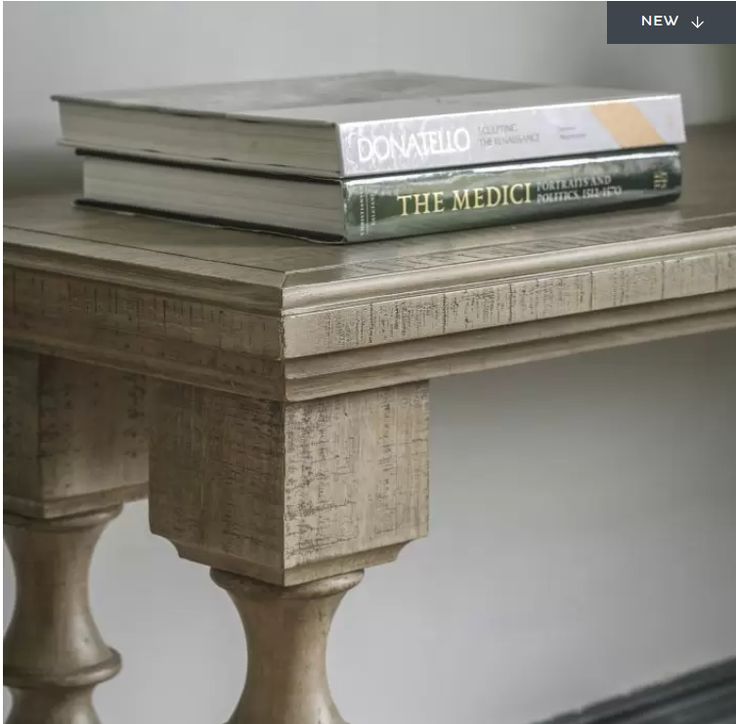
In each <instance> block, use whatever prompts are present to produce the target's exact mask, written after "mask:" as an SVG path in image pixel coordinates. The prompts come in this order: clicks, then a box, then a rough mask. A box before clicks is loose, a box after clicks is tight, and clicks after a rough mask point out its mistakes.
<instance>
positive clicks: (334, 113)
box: [54, 72, 685, 178]
mask: <svg viewBox="0 0 736 724" xmlns="http://www.w3.org/2000/svg"><path fill="white" fill-rule="evenodd" d="M54 99H55V100H57V101H58V102H59V105H60V115H61V126H62V142H63V143H65V144H68V145H72V146H75V147H77V148H81V149H86V150H90V151H102V152H108V153H115V154H120V155H127V156H133V157H140V158H143V159H145V158H148V159H152V160H153V159H170V160H175V161H180V162H189V163H196V164H199V165H206V166H212V167H229V168H235V169H244V170H253V171H266V172H269V173H281V174H286V175H297V176H307V177H315V178H356V177H365V176H371V175H385V174H391V173H406V172H413V171H426V170H434V169H442V168H457V167H463V166H477V165H487V164H493V163H506V162H512V161H523V160H527V159H539V158H559V157H564V156H572V155H576V154H585V153H601V152H611V151H619V150H630V149H636V148H644V147H648V148H651V147H656V146H666V145H669V146H672V145H678V144H681V143H683V142H684V141H685V130H684V121H683V114H682V103H681V99H680V96H679V94H676V93H647V92H642V91H626V90H615V89H601V88H578V87H563V86H545V85H535V84H527V83H513V82H506V81H493V80H485V79H476V78H458V77H452V76H433V75H424V74H418V73H397V72H375V73H359V74H353V75H339V76H325V77H316V78H296V79H284V80H270V81H246V82H242V83H226V84H214V85H199V86H181V87H172V88H158V89H144V90H137V91H115V92H101V93H83V94H64V95H56V96H54Z"/></svg>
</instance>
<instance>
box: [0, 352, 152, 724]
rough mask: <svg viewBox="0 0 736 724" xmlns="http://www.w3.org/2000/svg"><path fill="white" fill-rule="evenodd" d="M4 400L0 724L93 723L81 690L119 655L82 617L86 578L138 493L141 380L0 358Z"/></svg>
mask: <svg viewBox="0 0 736 724" xmlns="http://www.w3.org/2000/svg"><path fill="white" fill-rule="evenodd" d="M4 392H5V420H4V449H5V457H4V481H5V501H4V505H5V521H4V522H5V525H4V531H5V540H6V543H7V546H8V550H9V551H10V554H11V556H12V558H13V563H14V568H15V575H16V583H17V586H16V590H17V595H16V603H15V608H14V611H13V617H12V620H11V622H10V625H9V627H8V630H7V633H6V636H5V642H4V658H5V661H4V675H5V684H6V685H7V686H8V687H10V688H11V691H12V694H13V708H12V710H11V713H10V717H9V719H8V722H9V723H11V724H69V722H74V723H75V724H96V723H97V722H98V719H97V716H96V714H95V712H94V709H93V707H92V690H93V688H94V686H95V685H96V684H98V683H100V682H102V681H105V680H106V679H109V678H111V677H112V676H114V675H115V674H116V673H117V672H118V670H119V668H120V656H119V655H118V653H117V652H116V651H114V650H113V649H110V648H109V647H108V646H107V645H106V644H105V643H104V641H103V639H102V637H101V635H100V632H99V631H98V630H97V627H96V625H95V623H94V620H93V618H92V614H91V612H90V608H89V600H88V594H87V588H88V576H89V567H90V562H91V559H92V554H93V551H94V547H95V544H96V542H97V539H98V538H99V536H100V534H101V533H102V530H103V528H104V527H105V525H106V524H107V523H108V522H109V521H110V520H111V519H112V518H114V517H115V516H116V515H117V514H118V513H119V512H120V509H121V507H122V503H124V502H125V501H128V500H134V499H136V498H141V497H144V496H145V495H146V492H147V478H148V434H147V429H146V423H145V410H146V388H145V380H144V379H143V378H142V377H140V376H138V375H135V374H131V373H126V372H119V371H117V370H113V369H106V368H102V367H92V366H90V365H86V364H80V363H78V362H73V361H69V360H64V359H60V358H52V357H40V356H38V355H36V354H34V353H32V352H23V351H19V350H8V351H6V353H5V357H4Z"/></svg>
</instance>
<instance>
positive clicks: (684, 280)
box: [5, 125, 736, 724]
mask: <svg viewBox="0 0 736 724" xmlns="http://www.w3.org/2000/svg"><path fill="white" fill-rule="evenodd" d="M690 136H691V138H690V143H689V145H688V146H687V150H686V164H685V181H686V191H685V194H684V197H683V199H682V201H681V202H680V203H678V204H676V205H671V206H666V207H659V208H653V209H644V210H637V211H629V212H619V213H609V214H604V215H598V216H589V217H581V218H574V219H562V220H557V221H550V222H544V223H534V224H528V225H524V226H519V227H505V228H497V229H486V230H478V231H471V232H462V233H457V234H451V235H448V234H441V235H436V236H430V237H425V238H421V239H407V240H402V241H395V242H383V243H376V244H366V245H355V246H347V247H344V246H320V245H314V244H309V243H306V242H301V241H297V240H290V239H285V238H280V237H276V236H270V235H265V234H255V233H247V232H242V231H235V230H226V229H217V228H210V227H206V226H197V225H193V224H185V223H175V222H170V221H163V220H154V219H150V218H143V217H136V216H123V215H117V214H113V213H105V212H100V211H92V210H80V209H75V208H73V207H72V204H71V201H72V197H71V196H70V195H66V196H57V197H39V198H25V199H21V200H15V201H12V202H10V203H8V204H7V206H6V217H5V220H6V228H5V345H6V347H5V396H6V397H5V404H6V420H5V451H6V454H5V493H6V495H5V512H6V518H5V531H6V537H7V541H8V545H9V548H10V550H11V553H12V555H13V558H14V561H15V567H16V574H17V580H18V596H17V603H16V609H15V613H14V617H13V620H12V622H11V624H10V627H9V629H8V632H7V635H6V640H5V683H6V684H7V685H8V686H9V687H10V688H11V689H12V691H13V700H14V704H13V710H12V713H11V715H10V719H9V720H8V721H9V723H10V724H42V723H43V724H62V723H65V724H68V723H69V722H75V723H76V722H79V723H80V724H81V723H82V722H84V723H85V724H87V723H92V722H96V721H97V718H96V715H95V713H94V710H93V708H92V704H91V692H92V689H93V687H94V686H95V685H96V684H97V683H99V682H101V681H104V680H106V679H108V678H110V677H111V676H113V675H114V674H115V673H116V671H117V669H118V667H119V663H120V659H119V656H118V654H117V652H115V651H114V650H113V649H111V648H109V647H108V646H107V645H106V644H105V643H104V641H103V639H102V637H101V635H100V634H99V632H98V630H97V628H96V626H95V624H94V621H93V619H92V617H91V615H90V611H89V606H88V602H87V573H88V566H89V561H90V557H91V554H92V550H93V547H94V544H95V541H96V539H97V537H98V536H99V534H100V532H101V531H102V528H103V527H104V525H105V524H106V522H107V521H108V520H110V518H112V517H113V516H114V515H116V514H117V512H118V511H119V510H120V508H121V506H122V504H124V503H125V502H126V501H129V500H133V499H136V498H140V497H144V496H145V495H146V494H147V493H148V495H149V497H150V523H151V529H152V531H153V532H154V533H156V534H158V535H161V536H164V537H165V538H168V539H169V540H170V541H171V542H172V543H173V544H174V545H175V546H176V549H177V550H178V552H179V554H180V555H181V556H182V557H184V558H189V559H190V560H193V561H196V562H198V563H201V564H203V565H207V566H211V567H212V578H213V580H214V582H215V583H216V584H217V585H218V586H222V587H223V588H225V589H226V590H227V592H228V593H229V594H230V596H231V597H232V599H233V601H234V603H235V605H236V606H237V608H238V610H239V612H240V614H241V616H242V619H243V623H244V626H245V630H246V635H247V642H248V658H249V661H248V674H247V681H246V685H245V690H244V693H243V696H242V698H241V700H240V703H239V704H238V705H237V709H236V711H235V714H234V715H233V718H232V720H231V721H232V723H233V724H235V723H238V724H240V723H245V722H248V723H250V724H318V723H319V724H335V723H336V722H340V721H342V720H341V718H340V716H339V714H338V712H337V710H336V708H335V706H334V704H333V703H332V699H331V697H330V694H329V690H328V686H327V680H326V675H325V662H324V658H325V646H326V640H327V633H328V628H329V623H330V618H331V616H332V614H333V612H334V611H335V608H336V607H337V605H338V603H339V601H340V599H341V597H342V596H343V595H344V594H345V592H346V591H348V590H349V589H350V588H352V587H353V586H355V585H356V584H357V583H359V582H360V579H361V577H362V570H363V569H364V568H366V567H368V566H372V565H376V564H379V563H386V562H389V561H391V560H393V559H394V558H395V556H396V555H397V554H398V552H399V550H400V549H401V547H402V546H404V545H405V544H406V543H408V542H409V541H411V540H414V539H415V538H420V537H422V536H424V535H426V533H427V520H428V485H427V483H428V464H427V462H428V449H427V447H428V446H427V423H428V416H429V409H428V380H430V379H432V378H434V377H438V376H442V375H449V374H457V373H462V372H470V371H475V370H482V369H489V368H492V367H497V366H500V365H511V364H517V363H521V362H526V361H528V360H536V359H541V358H545V357H554V356H558V355H565V354H571V353H576V352H581V351H585V350H592V349H597V348H602V347H608V346H614V345H623V344H630V343H634V342H645V341H648V340H653V339H660V338H665V337H672V336H676V335H684V334H692V333H695V332H705V331H711V330H716V329H722V328H726V327H731V326H734V325H736V126H733V125H731V126H726V125H723V126H711V127H703V128H699V129H693V130H691V134H690ZM172 565H176V564H175V562H174V561H172ZM233 705H235V702H233Z"/></svg>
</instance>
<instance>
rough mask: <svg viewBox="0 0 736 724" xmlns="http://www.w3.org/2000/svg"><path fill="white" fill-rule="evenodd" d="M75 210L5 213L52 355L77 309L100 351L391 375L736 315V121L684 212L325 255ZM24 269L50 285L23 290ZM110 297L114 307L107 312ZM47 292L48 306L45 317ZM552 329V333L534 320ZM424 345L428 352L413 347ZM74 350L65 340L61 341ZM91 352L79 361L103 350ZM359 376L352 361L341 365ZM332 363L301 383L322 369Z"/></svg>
mask: <svg viewBox="0 0 736 724" xmlns="http://www.w3.org/2000/svg"><path fill="white" fill-rule="evenodd" d="M72 202H73V195H72V194H61V195H53V196H39V197H22V198H17V199H11V200H9V201H7V202H6V206H5V233H4V238H5V250H4V252H5V266H6V278H8V274H9V275H10V277H9V278H10V280H11V282H13V283H14V286H13V289H14V291H13V292H12V294H11V300H12V301H11V309H12V311H13V314H14V315H15V316H13V317H12V318H9V319H10V322H7V321H6V340H7V339H9V338H8V330H9V329H10V330H11V333H10V339H13V338H16V339H21V338H23V339H30V338H31V337H32V336H33V337H34V339H36V340H37V341H36V342H35V343H34V344H36V346H38V344H39V342H38V339H40V337H41V332H40V331H38V330H40V329H41V328H42V327H43V325H42V324H41V323H42V321H43V319H45V320H46V321H45V322H43V324H47V322H48V318H50V316H53V317H54V318H58V315H59V312H58V310H54V311H53V312H50V311H49V309H51V308H52V307H54V306H57V307H58V306H63V307H64V308H65V311H64V314H65V315H67V317H69V318H71V317H70V315H72V316H73V315H76V316H74V319H77V318H78V317H79V315H80V314H81V313H82V311H83V312H84V313H85V314H87V317H86V318H85V320H84V322H83V324H84V325H86V328H85V330H84V334H86V335H87V336H88V337H89V339H92V337H91V336H90V335H93V333H95V330H98V332H99V331H100V330H108V331H109V330H110V329H111V328H114V332H115V335H116V336H115V338H114V340H113V339H112V338H111V342H110V344H112V343H113V342H114V343H115V344H119V338H120V336H121V335H122V333H123V331H125V332H126V333H130V334H137V335H145V334H146V330H147V329H148V330H153V328H154V327H155V330H154V331H151V332H150V334H151V344H153V343H154V341H155V343H156V344H158V343H159V342H160V339H161V338H162V337H165V338H166V339H169V340H170V341H171V342H172V343H173V341H174V340H176V341H177V343H179V342H181V339H182V338H185V339H186V340H187V341H188V342H191V343H195V342H196V344H206V345H207V346H208V348H213V347H214V348H216V349H217V351H218V353H220V352H222V350H223V349H224V348H228V349H232V348H237V350H238V351H239V352H242V353H244V354H247V355H252V356H255V357H259V358H268V359H276V360H287V361H288V360H298V359H300V358H301V359H303V358H309V357H311V356H315V355H321V356H324V355H329V354H333V353H343V352H353V353H355V352H357V351H361V350H362V351H366V350H368V351H370V350H371V349H374V350H375V349H376V348H378V349H379V350H380V355H378V353H375V354H372V356H371V361H370V363H369V362H366V364H369V365H370V366H376V365H378V364H379V359H378V357H379V356H381V359H382V360H383V361H380V364H385V356H386V355H387V354H389V347H388V345H390V346H391V353H390V354H389V357H390V356H391V355H394V357H396V355H398V356H399V357H400V358H401V360H403V362H402V364H406V363H407V360H410V359H411V360H414V361H416V360H417V359H419V360H422V361H426V359H427V357H428V356H432V355H435V354H438V352H437V350H443V349H445V347H446V346H447V345H450V346H453V345H454V346H457V344H458V340H460V339H463V340H468V339H469V337H468V336H467V334H468V333H480V332H481V331H483V330H485V331H489V330H494V329H496V330H497V331H498V333H499V334H500V333H501V331H503V333H504V334H505V333H506V332H508V328H509V327H510V326H514V325H517V324H518V325H520V326H522V327H523V328H524V330H525V331H524V334H526V335H527V336H529V335H532V336H533V335H535V334H536V335H537V336H539V335H540V334H541V336H545V337H547V338H553V337H557V338H560V337H561V336H563V335H564V334H570V333H572V328H571V327H570V326H569V325H568V326H567V327H564V325H562V326H560V325H561V324H562V322H560V318H564V319H567V320H570V319H571V318H575V320H576V321H575V323H576V324H578V327H577V328H576V329H577V330H578V331H579V330H580V329H582V328H583V327H584V328H585V329H586V330H587V332H586V333H594V332H596V330H598V331H600V330H601V325H603V326H606V325H607V324H609V323H608V322H604V320H605V319H608V317H604V316H601V315H602V313H603V312H606V311H608V312H611V313H614V312H615V313H616V315H617V319H618V318H620V319H624V318H626V319H632V318H633V317H632V314H633V313H634V312H636V313H638V314H639V313H640V317H639V321H642V320H644V319H645V318H646V320H648V321H647V324H649V323H652V322H654V321H656V320H657V319H663V318H667V319H671V318H673V317H678V316H679V317H685V316H688V315H690V316H691V315H692V314H693V313H695V312H698V313H699V312H705V311H707V313H708V314H710V313H718V314H722V313H723V312H724V310H730V311H732V310H733V307H734V303H733V299H732V297H733V295H734V294H736V124H720V125H712V126H701V127H696V128H691V129H690V131H689V140H688V143H687V144H686V146H685V148H684V193H683V196H682V198H681V199H680V200H679V201H678V202H677V203H674V204H669V205H666V206H659V207H652V208H642V209H637V210H627V211H618V212H608V213H602V214H594V215H587V216H579V217H570V218H562V219H557V220H551V221H545V222H535V223H527V224H521V225H516V226H504V227H495V228H486V229H476V230H472V231H462V232H457V233H451V234H450V233H442V234H435V235H430V236H425V237H415V238H409V239H401V240H396V241H384V242H372V243H364V244H354V245H321V244H314V243H309V242H306V241H301V240H298V239H292V238H287V237H282V236H276V235H271V234H265V233H253V232H247V231H239V230H233V229H225V228H217V227H211V226H205V225H198V224H193V223H185V222H173V221H170V220H162V219H156V218H151V217H145V216H138V215H127V214H118V213H113V212H107V211H100V210H93V209H82V208H77V207H75V206H74V205H73V203H72ZM23 274H25V275H29V274H35V275H36V277H35V278H33V279H31V281H30V282H28V280H26V281H23V279H24V277H22V275H23ZM18 275H21V276H18ZM38 275H41V276H38ZM43 275H46V277H44V278H42V277H43ZM49 275H50V276H49ZM16 277H17V278H16ZM44 279H45V282H44ZM53 279H56V282H57V286H58V284H59V283H60V280H64V279H65V280H69V279H73V280H85V281H86V282H88V283H89V284H92V283H95V284H98V286H97V287H94V288H92V287H90V286H89V284H88V285H87V286H86V287H84V288H83V289H76V290H72V291H70V289H71V287H69V286H68V285H67V287H64V289H62V290H61V291H59V289H61V287H59V289H57V290H56V291H55V292H54V294H55V296H54V297H53V299H51V297H50V296H49V295H50V294H51V292H49V289H50V288H51V281H52V280H53ZM44 283H45V284H46V286H45V287H44ZM29 284H30V286H29ZM34 284H35V285H36V286H33V285H34ZM24 285H25V286H24ZM39 285H40V286H39ZM131 290H133V291H131ZM103 294H104V295H106V296H108V297H109V296H110V294H114V295H115V300H116V301H115V304H114V305H113V304H112V303H109V304H108V305H107V307H106V308H105V309H103V310H102V311H100V306H101V302H100V300H101V299H102V296H103ZM39 295H40V296H41V297H43V296H44V295H46V296H47V297H49V299H48V300H45V301H43V302H42V303H41V306H42V307H43V309H42V310H41V311H39V302H38V299H37V297H38V296H39ZM74 295H76V297H75V296H74ZM80 295H81V296H80ZM84 295H86V296H85V297H84V299H82V298H81V297H82V296H84ZM126 295H127V296H126ZM131 295H137V296H136V297H135V300H134V302H135V303H134V304H133V302H132V301H131V300H132V299H133V297H132V296H131ZM146 295H147V296H146ZM729 295H730V296H729ZM708 298H711V299H715V298H717V300H718V301H717V302H714V301H708ZM121 300H123V301H125V303H126V305H127V306H126V309H127V310H128V311H127V312H126V314H128V317H129V318H127V319H123V318H122V316H121V314H120V312H119V307H120V303H119V302H120V301H121ZM683 300H684V301H683ZM203 305H204V306H203ZM207 305H209V306H207ZM677 305H679V306H677ZM698 305H700V306H698ZM714 305H715V306H714ZM706 307H707V309H706ZM716 307H717V309H716ZM131 309H132V310H133V311H130V310H131ZM80 310H82V311H80ZM673 310H674V311H673ZM225 312H226V313H227V314H225ZM6 315H7V307H6ZM39 315H40V316H39ZM44 315H45V316H44ZM228 315H229V316H228ZM591 315H593V317H591ZM596 315H597V316H596ZM132 317H136V319H135V320H133V319H132ZM226 317H227V324H226V323H225V322H224V321H223V320H224V319H226ZM42 318H43V319H42ZM564 319H563V321H564ZM13 320H14V321H13ZM203 320H204V321H203ZM233 320H235V321H233ZM543 321H544V322H545V326H544V328H543V331H542V332H539V333H537V332H534V331H533V330H534V329H535V328H534V325H533V324H532V325H529V324H520V323H529V322H532V323H541V322H543ZM75 324H76V322H75ZM79 324H80V325H82V322H81V321H80V322H79ZM565 324H567V322H565ZM13 325H14V326H13ZM126 325H127V326H126ZM581 325H582V326H581ZM563 327H564V329H563ZM31 328H33V329H35V330H36V331H35V332H33V334H32V333H31V332H29V331H28V330H29V329H31ZM205 328H206V332H207V334H206V335H205V332H204V331H202V330H203V329H205ZM43 329H44V330H45V331H44V332H43V334H45V335H46V336H49V335H51V336H54V334H55V332H54V330H53V328H50V327H49V328H47V327H43ZM213 330H214V332H213ZM154 332H155V334H154ZM79 334H80V335H82V334H83V331H81V326H80V332H79ZM96 334H97V337H95V340H97V341H96V344H97V345H98V346H99V344H100V343H99V339H101V337H100V334H99V333H96ZM213 334H214V337H213ZM464 334H465V336H463V335H464ZM34 335H35V336H34ZM14 336H15V337H14ZM154 337H155V340H154ZM205 337H206V340H205ZM441 338H447V341H446V344H445V342H440V341H439V340H441ZM450 338H451V339H450ZM80 339H81V337H80ZM213 339H214V340H215V341H214V342H213V341H212V340H213ZM203 340H204V341H203ZM422 340H427V345H425V346H424V348H422V349H419V348H418V347H417V348H416V349H415V348H412V351H409V348H408V347H401V349H399V346H398V345H402V344H405V343H410V342H414V343H418V342H420V341H422ZM66 343H67V340H65V339H62V338H61V337H59V339H58V340H57V342H55V343H54V344H56V345H57V346H63V345H64V344H66ZM48 344H49V345H50V347H49V348H50V349H55V347H54V346H53V345H51V343H48ZM85 344H86V343H85ZM430 344H431V349H430V346H428V345H430ZM488 344H490V342H488V340H486V341H484V342H482V343H481V342H478V345H480V346H483V345H486V346H487V345H488ZM494 344H495V342H494ZM76 345H77V346H76V347H75V348H74V349H75V350H77V351H75V352H74V354H75V355H76V356H78V357H80V356H81V357H86V356H89V355H92V351H89V352H85V353H84V354H82V353H81V352H79V351H78V349H79V348H80V345H82V342H78V343H76ZM443 345H445V347H443ZM478 345H476V347H477V346H478ZM87 347H88V348H89V350H92V344H91V343H90V344H89V345H87ZM415 347H416V345H415ZM151 354H152V353H151ZM156 354H158V355H159V357H160V356H162V355H163V354H164V353H163V352H157V353H156ZM166 354H173V353H172V352H170V351H169V352H167V353H166ZM177 354H178V352H177ZM361 359H362V358H361ZM366 359H367V358H366ZM396 359H398V358H396ZM149 364H153V363H152V362H149ZM304 364H305V365H306V364H307V363H306V362H305V363H304ZM360 364H361V362H360V361H359V360H358V359H356V358H351V359H350V361H349V362H348V361H347V358H345V360H344V361H341V362H340V364H339V365H338V367H340V369H341V370H342V372H345V369H344V367H345V366H346V365H347V366H349V365H357V366H358V367H360ZM392 364H393V363H392ZM321 365H322V362H320V365H318V367H319V368H320V369H319V370H318V369H317V368H315V369H314V370H312V371H311V372H309V373H307V372H305V367H304V366H302V368H300V370H299V373H298V374H300V375H311V374H315V375H316V374H318V373H319V374H322V371H323V369H322V367H321ZM443 369H449V368H448V367H447V366H445V368H443ZM320 370H321V371H320ZM429 372H431V370H430V371H429ZM429 372H428V375H429ZM443 373H444V372H443ZM289 374H290V372H289V370H288V369H287V370H286V375H287V377H288V375H289ZM294 374H297V372H296V371H294ZM417 374H420V373H419V372H417ZM429 376H431V375H429Z"/></svg>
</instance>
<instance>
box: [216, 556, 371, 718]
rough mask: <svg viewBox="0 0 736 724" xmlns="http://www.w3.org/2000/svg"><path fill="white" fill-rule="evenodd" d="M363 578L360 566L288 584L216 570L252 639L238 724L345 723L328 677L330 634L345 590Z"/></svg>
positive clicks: (235, 716) (222, 585) (237, 715)
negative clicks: (280, 584)
mask: <svg viewBox="0 0 736 724" xmlns="http://www.w3.org/2000/svg"><path fill="white" fill-rule="evenodd" d="M362 577H363V573H362V572H360V571H358V572H353V573H345V574H342V575H340V576H332V577H330V578H324V579H322V580H320V581H314V582H312V583H302V584H301V585H298V586H290V587H288V588H286V587H283V586H274V585H272V584H269V583H262V582H261V581H257V580H255V579H253V578H248V577H246V576H240V575H237V574H235V573H229V572H227V571H218V570H213V571H212V579H213V580H214V582H215V583H216V584H217V585H218V586H221V587H222V588H224V589H225V590H226V591H227V592H228V594H229V595H230V598H232V600H233V603H234V604H235V606H236V607H237V609H238V612H239V613H240V616H241V618H242V620H243V628H244V629H245V633H246V639H247V642H248V662H249V664H248V674H247V679H246V683H245V689H244V691H243V695H242V697H241V699H240V703H239V704H238V706H237V709H236V710H235V713H234V714H233V716H232V718H231V719H230V724H246V722H259V724H281V722H297V721H305V722H306V721H309V722H320V724H343V719H342V717H341V716H340V714H339V713H338V711H337V707H336V706H335V703H334V702H333V701H332V696H331V694H330V689H329V686H328V684H327V670H326V662H325V657H326V654H327V636H328V634H329V630H330V624H331V623H332V617H333V615H334V613H335V611H336V609H337V607H338V605H339V603H340V601H341V599H342V597H343V596H344V595H345V593H346V592H347V591H349V590H350V589H351V588H352V587H353V586H356V585H357V584H358V583H360V580H361V578H362Z"/></svg>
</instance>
